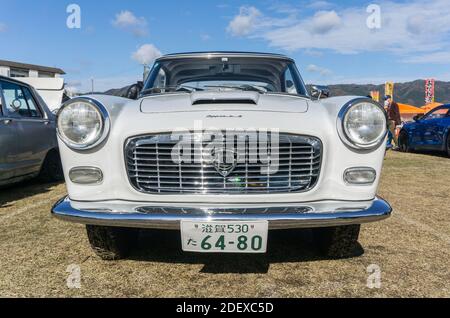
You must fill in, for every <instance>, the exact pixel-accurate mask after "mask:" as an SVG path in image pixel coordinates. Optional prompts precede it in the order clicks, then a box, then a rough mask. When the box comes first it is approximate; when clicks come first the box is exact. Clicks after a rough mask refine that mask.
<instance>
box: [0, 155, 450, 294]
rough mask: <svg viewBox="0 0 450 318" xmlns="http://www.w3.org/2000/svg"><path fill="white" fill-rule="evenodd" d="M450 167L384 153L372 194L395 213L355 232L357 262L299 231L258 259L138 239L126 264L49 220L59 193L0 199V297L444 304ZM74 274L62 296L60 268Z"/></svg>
mask: <svg viewBox="0 0 450 318" xmlns="http://www.w3.org/2000/svg"><path fill="white" fill-rule="evenodd" d="M449 181H450V160H449V159H448V158H445V157H440V156H433V155H418V154H400V153H389V154H388V156H387V158H386V165H385V169H384V175H383V179H382V185H381V189H380V195H382V196H383V197H385V198H386V199H387V200H388V201H390V202H391V203H392V205H393V206H394V209H395V214H394V216H393V217H392V218H390V219H389V220H387V221H384V222H381V223H375V224H368V225H365V226H363V231H362V235H361V239H360V242H361V245H362V246H363V248H364V250H365V253H364V255H362V256H360V257H357V258H352V259H346V260H324V259H321V258H319V257H318V256H317V253H316V251H315V249H314V247H312V244H311V239H310V237H309V232H308V231H286V232H276V233H271V235H270V237H269V240H270V241H269V244H270V247H269V248H270V252H269V253H268V254H267V255H259V256H248V255H241V256H233V255H225V256H221V255H193V254H183V253H181V252H180V243H179V238H178V235H179V234H178V233H176V232H164V231H163V232H152V231H149V232H145V233H144V235H143V238H142V239H141V240H140V243H139V246H138V249H137V250H136V251H135V252H134V254H133V255H132V257H131V258H130V259H129V260H125V261H118V262H103V261H101V260H99V259H98V258H97V257H95V256H94V255H93V253H92V252H91V250H90V247H89V245H88V243H87V240H86V235H85V232H84V227H83V226H81V225H73V224H67V223H63V222H60V221H57V220H55V219H52V218H51V217H50V214H49V210H50V207H51V205H52V203H53V202H55V201H56V199H57V198H59V197H61V196H63V195H64V194H65V187H64V185H50V186H48V185H39V184H36V183H35V184H31V185H28V186H23V185H21V186H16V187H14V188H11V189H3V190H0V191H1V192H0V227H1V229H2V231H1V232H0V296H6V297H14V296H20V297H24V296H37V297H43V296H50V297H60V296H64V297H81V296H88V297H89V296H114V297H142V296H150V297H207V296H212V297H254V296H257V297H258V296H261V297H305V296H308V297H309V296H311V297H316V296H317V297H322V296H332V297H334V296H338V297H360V296H362V297H382V296H388V297H395V296H400V297H411V296H412V297H422V296H430V297H445V296H446V297H449V296H450V231H449V229H450V197H449V193H450V182H449ZM70 264H78V265H80V266H81V274H82V282H81V284H82V286H81V289H75V290H74V289H68V288H67V286H66V279H67V277H68V275H69V273H66V269H67V266H68V265H70ZM370 264H377V265H379V266H380V267H381V269H382V287H381V289H369V288H367V286H366V281H367V276H368V274H367V271H366V269H367V266H369V265H370Z"/></svg>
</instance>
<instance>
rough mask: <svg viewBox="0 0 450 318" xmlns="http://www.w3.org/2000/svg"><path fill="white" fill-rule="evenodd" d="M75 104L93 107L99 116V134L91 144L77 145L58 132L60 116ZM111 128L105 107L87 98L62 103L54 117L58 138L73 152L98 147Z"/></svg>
mask: <svg viewBox="0 0 450 318" xmlns="http://www.w3.org/2000/svg"><path fill="white" fill-rule="evenodd" d="M77 103H84V104H87V105H89V106H91V107H94V108H95V109H96V110H97V111H98V112H99V114H100V118H101V128H100V130H99V133H98V134H97V136H96V138H94V139H93V140H92V141H91V142H89V143H86V144H79V143H75V142H74V141H73V140H71V139H69V138H67V136H66V135H65V134H64V133H62V132H61V131H60V127H59V120H60V115H61V114H62V112H63V111H64V109H66V108H67V107H68V106H70V105H73V104H77ZM110 128H111V120H110V117H109V114H108V111H107V110H106V108H105V106H103V105H102V104H101V103H100V102H98V101H97V100H95V99H93V98H89V97H77V98H73V99H71V100H69V101H67V102H66V103H64V104H63V105H62V106H61V108H60V109H59V111H58V114H57V116H56V131H57V134H58V137H59V138H60V139H61V140H62V141H63V142H64V143H65V144H66V145H67V146H68V147H69V148H71V149H73V150H89V149H93V148H95V147H97V146H98V145H100V144H101V143H102V142H103V141H105V139H106V138H107V137H108V135H109V131H110Z"/></svg>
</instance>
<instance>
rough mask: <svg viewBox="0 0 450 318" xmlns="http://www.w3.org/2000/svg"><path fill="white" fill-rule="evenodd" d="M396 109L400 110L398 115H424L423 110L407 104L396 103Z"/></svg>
mask: <svg viewBox="0 0 450 318" xmlns="http://www.w3.org/2000/svg"><path fill="white" fill-rule="evenodd" d="M397 104H398V107H399V108H400V114H402V115H403V114H415V115H417V114H424V113H425V110H424V109H423V108H419V107H416V106H412V105H408V104H401V103H397Z"/></svg>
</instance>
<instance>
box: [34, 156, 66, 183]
mask: <svg viewBox="0 0 450 318" xmlns="http://www.w3.org/2000/svg"><path fill="white" fill-rule="evenodd" d="M39 179H40V180H41V181H43V182H58V181H62V180H64V173H63V169H62V164H61V158H60V157H59V153H58V151H56V150H51V151H49V153H48V154H47V156H46V157H45V160H44V163H43V164H42V168H41V172H40V173H39Z"/></svg>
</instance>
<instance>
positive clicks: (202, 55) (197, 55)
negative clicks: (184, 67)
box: [156, 51, 294, 62]
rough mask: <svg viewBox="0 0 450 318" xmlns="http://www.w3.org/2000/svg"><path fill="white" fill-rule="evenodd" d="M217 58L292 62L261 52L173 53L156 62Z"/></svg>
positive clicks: (279, 55)
mask: <svg viewBox="0 0 450 318" xmlns="http://www.w3.org/2000/svg"><path fill="white" fill-rule="evenodd" d="M217 57H241V58H266V59H276V60H284V61H289V62H294V60H293V59H291V58H290V57H288V56H286V55H283V54H274V53H261V52H235V51H210V52H186V53H173V54H167V55H163V56H161V57H160V58H158V59H157V60H156V61H157V62H158V61H165V60H173V59H183V58H217Z"/></svg>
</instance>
